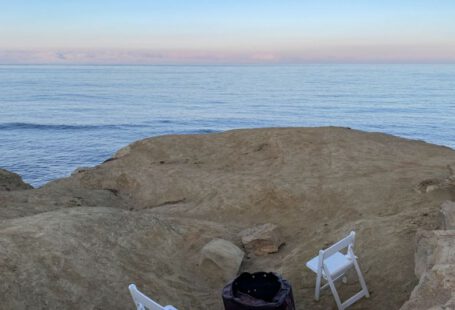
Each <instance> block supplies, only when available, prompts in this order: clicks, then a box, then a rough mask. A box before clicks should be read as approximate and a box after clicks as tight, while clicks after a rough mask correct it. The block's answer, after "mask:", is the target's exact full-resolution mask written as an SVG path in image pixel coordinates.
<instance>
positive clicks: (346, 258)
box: [306, 231, 370, 310]
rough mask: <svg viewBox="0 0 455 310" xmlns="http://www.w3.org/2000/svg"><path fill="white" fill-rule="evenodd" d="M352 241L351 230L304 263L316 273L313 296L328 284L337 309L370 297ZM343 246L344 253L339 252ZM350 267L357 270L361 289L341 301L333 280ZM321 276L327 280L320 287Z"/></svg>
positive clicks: (342, 308) (342, 276) (315, 296)
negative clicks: (347, 234) (345, 250)
mask: <svg viewBox="0 0 455 310" xmlns="http://www.w3.org/2000/svg"><path fill="white" fill-rule="evenodd" d="M354 242H355V232H353V231H352V232H351V233H350V234H349V236H347V237H346V238H344V239H342V240H340V241H338V242H337V243H335V244H334V245H332V246H331V247H329V248H327V249H325V250H320V251H319V255H318V256H316V257H314V258H313V259H311V260H309V261H308V262H307V263H306V266H307V267H308V268H310V269H311V271H313V272H314V273H316V274H317V276H316V289H315V292H314V298H315V299H316V300H319V293H320V290H321V289H324V288H326V287H327V286H329V287H330V290H331V291H332V294H333V297H334V298H335V302H336V304H337V306H338V309H339V310H344V309H346V308H347V307H349V306H350V305H352V304H353V303H355V302H356V301H358V300H359V299H361V298H362V297H364V296H365V297H370V294H369V293H368V288H367V285H366V284H365V280H364V279H363V275H362V271H360V267H359V264H358V263H357V256H355V254H354V250H353V248H354ZM345 248H348V249H347V252H346V254H343V253H341V252H340V250H343V249H345ZM352 267H354V268H355V270H356V272H357V275H358V277H359V282H360V286H361V287H362V290H361V291H360V292H358V293H357V294H355V295H354V296H352V297H351V298H349V299H348V300H346V301H345V302H343V303H342V302H341V300H340V297H339V296H338V292H337V290H336V287H335V283H334V282H335V281H336V280H338V279H340V278H344V277H345V274H346V272H347V271H348V270H349V269H351V268H352ZM322 278H323V279H324V280H325V281H327V283H326V284H324V285H323V286H322V287H321V280H322ZM343 280H345V279H343ZM343 282H344V281H343Z"/></svg>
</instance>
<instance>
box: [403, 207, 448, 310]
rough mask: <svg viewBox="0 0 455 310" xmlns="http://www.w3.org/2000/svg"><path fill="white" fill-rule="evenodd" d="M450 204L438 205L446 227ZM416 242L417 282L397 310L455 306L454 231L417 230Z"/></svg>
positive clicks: (446, 308) (445, 309)
mask: <svg viewBox="0 0 455 310" xmlns="http://www.w3.org/2000/svg"><path fill="white" fill-rule="evenodd" d="M453 206H455V203H454V202H451V201H446V202H444V203H443V204H442V205H441V209H442V211H443V212H442V215H443V217H444V218H445V219H444V221H443V223H444V225H446V227H449V229H450V228H453V227H452V226H451V224H453V223H450V220H453V218H454V217H455V208H453ZM416 244H417V246H416V254H415V260H416V261H415V273H416V275H417V277H419V278H420V281H419V283H418V285H417V286H416V287H415V289H414V290H413V292H412V294H411V297H410V299H409V301H407V302H406V303H405V304H404V305H403V307H402V308H401V309H400V310H427V309H434V310H436V309H441V310H449V309H455V308H454V307H453V306H454V305H455V230H452V229H451V230H433V231H419V232H418V233H417V236H416Z"/></svg>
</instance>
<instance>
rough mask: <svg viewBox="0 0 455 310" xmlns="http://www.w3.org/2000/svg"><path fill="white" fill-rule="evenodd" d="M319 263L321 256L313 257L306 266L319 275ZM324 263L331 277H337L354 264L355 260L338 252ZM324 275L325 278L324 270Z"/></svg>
mask: <svg viewBox="0 0 455 310" xmlns="http://www.w3.org/2000/svg"><path fill="white" fill-rule="evenodd" d="M318 261H319V256H316V257H313V258H312V259H311V260H309V261H308V262H307V263H306V266H307V267H308V268H310V269H311V270H312V271H313V272H314V273H318ZM324 262H325V264H326V266H327V269H328V270H329V272H330V275H331V276H337V275H339V274H341V273H343V272H344V271H345V270H346V269H348V268H350V267H351V266H352V265H353V264H354V262H353V260H352V259H351V258H350V257H349V256H348V255H344V254H342V253H340V252H336V253H335V254H333V255H332V256H330V257H328V258H326V259H325V260H324ZM322 275H323V276H324V278H325V273H324V270H322Z"/></svg>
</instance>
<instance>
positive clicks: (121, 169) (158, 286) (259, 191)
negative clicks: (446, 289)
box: [0, 128, 455, 310]
mask: <svg viewBox="0 0 455 310" xmlns="http://www.w3.org/2000/svg"><path fill="white" fill-rule="evenodd" d="M450 167H455V152H454V151H453V150H451V149H449V148H446V147H441V146H435V145H431V144H427V143H424V142H421V141H412V140H406V139H401V138H397V137H393V136H390V135H385V134H380V133H365V132H360V131H355V130H350V129H346V128H282V129H251V130H235V131H229V132H224V133H219V134H209V135H174V136H163V137H156V138H150V139H145V140H142V141H138V142H135V143H133V144H131V145H129V146H127V147H125V148H123V149H121V150H120V151H119V152H118V153H117V154H116V155H115V156H113V158H111V159H109V160H107V161H106V162H105V163H103V164H101V165H99V166H97V167H94V168H92V169H80V170H78V171H75V173H74V174H73V175H72V176H71V177H68V178H64V179H60V180H56V181H53V182H50V183H48V184H47V185H45V186H43V187H41V188H38V189H31V190H25V191H0V278H1V279H2V280H1V281H0V300H1V301H2V309H62V308H63V309H133V308H134V307H133V303H132V302H131V299H130V296H129V293H128V289H127V287H128V284H130V283H136V284H137V286H138V288H139V289H140V290H141V291H143V292H144V293H146V294H148V295H149V296H151V297H152V298H154V299H155V300H157V301H159V302H160V303H162V304H172V305H174V306H176V307H177V308H179V309H181V310H183V309H222V301H221V297H220V295H221V289H222V287H223V285H224V283H223V284H221V283H220V284H219V286H218V285H213V284H212V283H210V281H207V278H206V275H205V274H203V273H201V270H200V253H201V250H202V248H203V247H204V246H205V245H206V244H207V243H209V242H210V241H211V240H213V239H216V238H221V239H224V240H227V241H229V242H232V243H233V244H236V245H237V246H240V245H241V239H240V237H239V235H238V234H239V233H240V232H241V231H242V230H245V229H247V228H250V227H254V226H256V225H260V224H264V223H275V224H276V225H278V226H279V227H280V230H281V234H282V237H283V240H285V241H286V245H284V246H282V247H281V248H280V251H279V252H278V253H274V254H268V255H265V256H260V257H251V258H249V259H246V258H245V259H244V260H243V263H242V265H241V267H240V270H239V271H240V272H242V271H250V272H253V271H275V272H278V273H281V274H283V276H284V277H285V278H286V279H288V280H289V281H290V283H291V284H292V285H293V291H294V297H295V301H296V305H297V308H298V309H334V307H335V304H334V301H333V298H332V296H331V295H330V293H329V291H325V292H324V293H323V294H322V296H321V300H320V301H319V302H317V303H316V302H314V301H313V298H312V296H313V289H314V281H315V277H314V274H313V273H312V272H311V271H309V270H307V269H306V268H305V262H306V261H307V260H309V259H311V258H312V257H314V256H315V255H317V253H318V251H319V250H320V249H321V248H324V247H326V246H327V245H330V244H332V243H334V242H335V241H337V240H339V239H340V238H342V237H344V236H345V235H346V234H347V233H349V231H351V230H355V231H356V232H357V240H356V249H355V250H356V254H357V255H358V256H359V263H360V266H361V268H362V270H363V272H364V275H365V279H366V282H367V285H368V287H369V289H370V292H371V298H369V299H363V300H362V301H360V302H358V303H357V304H355V305H354V306H353V307H352V309H399V308H400V306H401V305H402V304H403V303H404V302H405V301H407V300H408V299H409V298H410V293H411V291H412V290H413V289H414V287H415V286H416V285H417V284H418V281H419V279H418V277H417V276H416V275H415V274H414V253H415V249H416V246H415V236H416V231H417V230H418V229H421V230H428V231H431V230H435V229H437V228H438V225H439V224H438V223H439V206H440V204H441V203H442V202H443V201H446V200H455V186H453V182H452V176H453V173H452V172H453V169H452V168H450ZM449 168H450V169H449ZM451 169H452V170H451ZM435 266H441V265H435ZM447 272H449V271H447ZM440 274H445V271H444V269H443V267H441V268H439V269H437V270H435V271H434V273H433V274H429V275H428V277H429V278H430V277H433V278H437V277H439V275H440ZM441 283H442V282H441ZM357 290H358V284H357V283H356V282H355V281H351V279H350V280H349V281H348V284H347V285H340V286H339V292H340V295H341V297H342V298H343V299H345V298H347V297H349V296H350V294H351V293H353V292H355V291H357ZM447 302H448V301H447Z"/></svg>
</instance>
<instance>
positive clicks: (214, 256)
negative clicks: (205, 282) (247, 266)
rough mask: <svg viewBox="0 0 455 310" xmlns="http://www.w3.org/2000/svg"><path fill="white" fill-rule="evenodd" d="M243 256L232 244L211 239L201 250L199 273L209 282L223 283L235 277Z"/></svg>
mask: <svg viewBox="0 0 455 310" xmlns="http://www.w3.org/2000/svg"><path fill="white" fill-rule="evenodd" d="M244 255H245V254H244V253H243V251H242V250H241V249H240V248H239V247H237V246H236V245H235V244H233V243H232V242H230V241H227V240H223V239H213V240H211V241H210V242H209V243H207V244H206V245H205V246H204V247H203V248H202V250H201V262H200V268H201V272H202V273H204V274H205V275H206V276H207V278H209V279H210V280H215V281H219V280H221V283H224V282H226V281H229V280H231V279H233V278H234V277H235V276H236V275H237V272H238V271H239V269H240V265H241V264H242V260H243V256H244Z"/></svg>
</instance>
